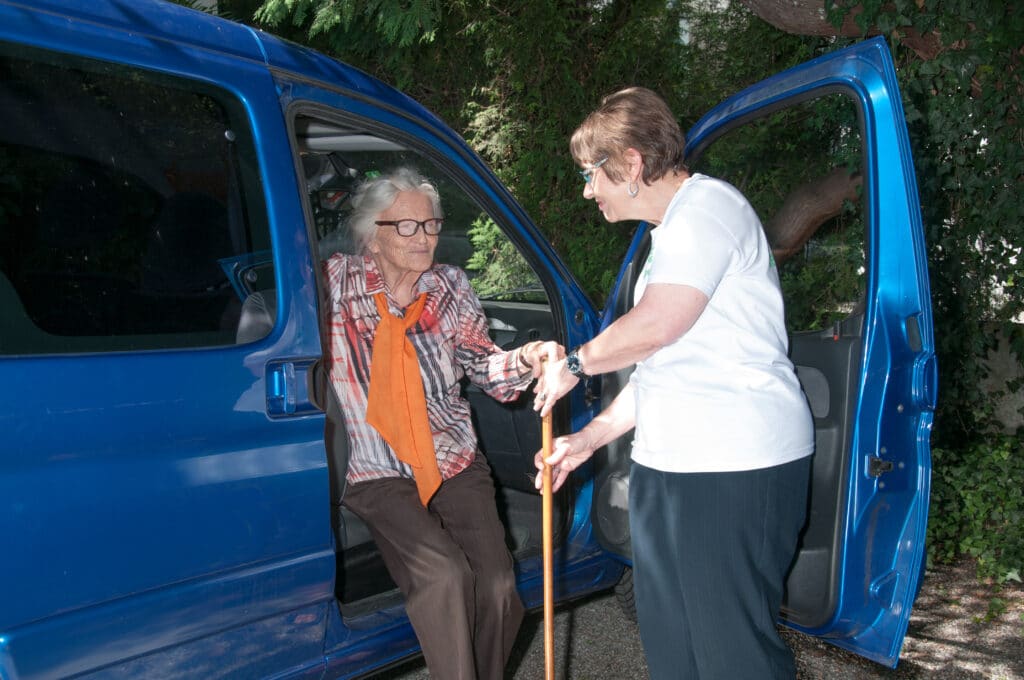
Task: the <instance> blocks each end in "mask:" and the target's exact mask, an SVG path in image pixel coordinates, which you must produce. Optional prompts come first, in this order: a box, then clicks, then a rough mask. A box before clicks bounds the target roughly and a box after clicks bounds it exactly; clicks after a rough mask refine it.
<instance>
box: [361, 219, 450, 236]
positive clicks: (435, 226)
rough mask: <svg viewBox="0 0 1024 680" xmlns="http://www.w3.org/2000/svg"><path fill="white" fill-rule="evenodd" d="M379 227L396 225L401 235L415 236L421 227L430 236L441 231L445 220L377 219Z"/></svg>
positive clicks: (396, 229)
mask: <svg viewBox="0 0 1024 680" xmlns="http://www.w3.org/2000/svg"><path fill="white" fill-rule="evenodd" d="M374 224H376V225H377V226H378V227H394V228H395V231H397V232H398V235H399V236H414V235H415V234H416V232H417V231H419V230H420V227H423V231H424V232H426V234H427V235H428V236H437V235H438V234H440V233H441V225H442V224H444V220H442V219H441V218H440V217H434V218H431V219H429V220H422V221H421V220H413V219H408V220H377V221H376V222H374Z"/></svg>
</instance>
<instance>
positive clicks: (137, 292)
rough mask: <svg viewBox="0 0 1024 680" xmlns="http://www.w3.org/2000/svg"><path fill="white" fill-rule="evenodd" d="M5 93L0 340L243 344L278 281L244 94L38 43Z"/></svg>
mask: <svg viewBox="0 0 1024 680" xmlns="http://www.w3.org/2000/svg"><path fill="white" fill-rule="evenodd" d="M0 100H2V102H3V110H4V112H5V121H4V125H3V126H2V127H0V313H2V314H3V316H4V318H5V319H6V322H5V324H4V326H3V329H2V330H0V354H8V355H10V354H35V353H51V354H52V353H78V352H109V351H124V350H151V349H162V348H172V347H173V348H179V347H201V346H216V345H226V344H233V343H234V342H235V337H236V331H237V326H238V323H239V314H240V311H241V306H242V301H243V299H244V298H245V297H246V295H247V294H248V292H249V291H250V290H252V289H255V288H257V287H264V288H266V287H272V286H273V285H274V284H273V276H272V271H271V268H270V265H269V261H270V258H269V249H270V239H269V234H268V229H267V220H266V214H265V209H264V207H263V201H262V192H261V187H260V181H259V172H258V169H257V167H256V161H255V152H254V145H253V140H252V136H251V133H250V131H249V127H248V124H247V122H246V120H247V119H246V116H245V115H244V111H243V108H242V105H241V104H240V102H238V101H237V99H235V98H234V97H233V96H232V95H230V94H228V93H227V92H224V91H221V90H219V89H217V88H214V87H212V86H207V85H204V84H201V83H199V82H197V81H186V80H183V79H178V78H174V77H171V76H166V75H162V74H157V73H153V72H149V71H144V70H141V69H136V68H132V67H127V66H122V65H111V64H105V63H101V62H95V61H91V60H87V59H81V58H72V57H69V56H63V55H57V54H51V53H46V52H41V51H35V50H28V49H25V48H3V49H0Z"/></svg>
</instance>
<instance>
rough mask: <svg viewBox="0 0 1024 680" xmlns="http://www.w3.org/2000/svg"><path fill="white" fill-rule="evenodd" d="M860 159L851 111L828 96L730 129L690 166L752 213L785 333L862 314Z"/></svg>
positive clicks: (844, 101)
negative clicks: (777, 284)
mask: <svg viewBox="0 0 1024 680" xmlns="http://www.w3.org/2000/svg"><path fill="white" fill-rule="evenodd" d="M862 162H863V144H862V139H861V133H860V122H859V120H858V118H857V108H856V106H855V104H854V102H853V101H852V100H851V99H850V98H848V97H846V96H844V95H840V94H830V95H827V96H824V97H820V98H817V99H813V100H809V101H807V102H804V103H803V104H800V105H797V106H793V107H791V108H786V109H784V110H781V111H776V112H773V113H771V114H770V115H767V116H765V117H763V118H758V119H756V120H753V121H749V122H748V123H747V124H746V125H742V126H740V127H738V128H735V129H733V130H731V131H730V132H729V133H728V134H726V135H724V136H723V137H721V138H719V139H716V140H715V141H714V143H713V144H712V145H711V147H710V148H708V149H707V150H706V151H705V152H704V153H703V154H702V155H701V158H700V160H699V162H698V164H697V166H696V167H695V169H696V170H698V171H700V172H705V173H707V174H709V175H712V176H715V177H720V178H722V179H725V180H726V181H728V182H731V183H732V184H734V185H736V186H737V187H738V188H739V189H740V190H741V191H742V192H743V193H744V195H746V196H747V198H748V199H749V200H750V202H751V204H752V205H753V206H754V209H755V210H756V211H757V213H758V215H759V216H760V218H761V222H762V224H764V227H765V231H766V232H767V234H768V240H769V243H770V245H771V247H772V250H773V253H774V255H775V259H776V261H777V263H778V265H779V275H780V278H781V282H782V290H783V295H784V297H785V301H786V325H787V328H788V329H789V330H790V332H792V333H796V332H801V331H813V330H827V329H830V328H831V327H832V326H833V325H834V324H837V323H841V322H843V321H845V320H846V319H848V318H850V317H855V316H857V315H858V313H859V312H860V311H861V309H862V306H863V298H864V291H865V286H866V269H865V262H866V259H865V258H866V252H865V249H866V242H865V238H864V236H865V231H864V219H863V200H862V197H863V191H862V185H861V181H862V172H861V163H862Z"/></svg>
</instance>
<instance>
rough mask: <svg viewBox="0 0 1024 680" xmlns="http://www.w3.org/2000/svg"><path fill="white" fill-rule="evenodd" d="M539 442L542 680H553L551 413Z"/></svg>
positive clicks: (543, 427) (543, 420)
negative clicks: (541, 557)
mask: <svg viewBox="0 0 1024 680" xmlns="http://www.w3.org/2000/svg"><path fill="white" fill-rule="evenodd" d="M541 441H542V444H543V452H544V454H543V455H544V460H545V463H544V469H543V471H542V472H541V475H542V481H543V486H542V488H541V494H542V497H543V505H542V512H541V521H542V523H543V541H544V678H545V680H555V593H554V565H553V559H552V558H553V550H552V545H551V543H552V538H551V466H550V465H548V463H547V459H548V458H549V457H550V456H551V413H550V412H549V413H548V414H547V415H546V416H544V417H543V418H542V419H541Z"/></svg>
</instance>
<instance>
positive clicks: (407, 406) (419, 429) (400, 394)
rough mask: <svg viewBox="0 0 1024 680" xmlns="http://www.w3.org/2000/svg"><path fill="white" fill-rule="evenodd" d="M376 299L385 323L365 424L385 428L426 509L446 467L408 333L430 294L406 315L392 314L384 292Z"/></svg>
mask: <svg viewBox="0 0 1024 680" xmlns="http://www.w3.org/2000/svg"><path fill="white" fill-rule="evenodd" d="M373 301H374V303H375V304H376V305H377V311H378V312H379V313H380V324H378V326H377V331H376V333H375V334H374V337H373V350H372V351H373V354H372V355H371V357H370V391H369V395H368V396H367V405H366V422H368V423H369V424H370V425H372V426H373V427H374V428H375V429H376V430H377V431H378V432H380V434H381V436H382V437H384V441H386V442H387V443H388V444H389V445H390V446H391V448H392V450H393V451H394V452H395V455H396V456H397V457H398V460H400V461H402V462H403V463H405V464H406V465H408V466H409V467H411V468H412V472H413V478H414V479H415V480H416V489H417V491H419V494H420V502H422V503H423V506H424V507H426V506H427V503H429V502H430V499H431V497H432V496H433V495H434V492H435V491H437V488H438V487H439V486H441V471H440V470H439V469H438V467H437V454H436V453H435V451H434V435H433V433H432V432H431V430H430V421H429V420H428V419H427V397H426V394H425V393H424V391H423V378H422V376H420V362H419V357H417V356H416V348H415V347H413V346H412V343H411V342H409V338H408V337H407V336H406V334H405V333H406V331H407V330H409V329H410V328H412V327H413V325H414V324H415V323H416V322H417V321H418V320H419V318H420V314H422V313H423V305H424V304H425V303H426V301H427V294H426V293H421V294H420V296H419V297H418V298H416V300H415V302H413V303H412V304H411V305H409V307H408V308H406V311H405V318H404V319H401V318H399V317H397V316H395V315H394V314H392V313H391V310H390V309H388V301H387V298H386V296H385V294H384V293H377V294H376V295H374V296H373Z"/></svg>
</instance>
